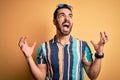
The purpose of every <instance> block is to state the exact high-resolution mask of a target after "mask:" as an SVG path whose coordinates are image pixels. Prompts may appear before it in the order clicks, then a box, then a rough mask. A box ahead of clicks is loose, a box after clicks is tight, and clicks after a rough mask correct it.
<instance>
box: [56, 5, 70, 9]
mask: <svg viewBox="0 0 120 80" xmlns="http://www.w3.org/2000/svg"><path fill="white" fill-rule="evenodd" d="M64 7H67V8H70V9H71V8H72V6H71V5H67V4H58V8H64Z"/></svg>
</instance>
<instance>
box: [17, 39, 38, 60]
mask: <svg viewBox="0 0 120 80" xmlns="http://www.w3.org/2000/svg"><path fill="white" fill-rule="evenodd" d="M18 45H19V47H20V49H21V51H22V52H23V53H24V55H25V57H26V58H29V57H32V53H33V50H34V48H35V45H36V42H34V44H33V45H32V46H31V47H30V46H28V44H27V37H21V38H20V41H19V44H18Z"/></svg>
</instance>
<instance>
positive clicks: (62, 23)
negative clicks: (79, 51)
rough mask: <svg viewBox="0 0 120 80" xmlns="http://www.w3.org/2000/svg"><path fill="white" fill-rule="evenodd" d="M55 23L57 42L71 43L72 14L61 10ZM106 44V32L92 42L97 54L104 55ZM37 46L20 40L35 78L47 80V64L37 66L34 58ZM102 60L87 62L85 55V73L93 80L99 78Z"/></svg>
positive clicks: (23, 39)
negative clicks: (95, 41) (96, 40)
mask: <svg viewBox="0 0 120 80" xmlns="http://www.w3.org/2000/svg"><path fill="white" fill-rule="evenodd" d="M53 23H54V25H55V26H56V37H57V40H58V41H59V42H61V43H62V44H63V45H65V44H66V43H68V42H69V38H70V32H71V30H72V26H73V22H72V12H71V11H70V10H68V9H66V8H62V9H59V10H58V14H57V18H56V19H54V20H53ZM106 42H108V37H107V34H106V33H105V32H104V33H101V32H100V40H99V41H98V43H94V42H93V41H91V44H92V45H93V47H94V49H95V51H96V53H97V54H102V53H103V48H104V45H105V44H106ZM35 45H36V42H34V43H33V45H32V46H31V47H30V46H29V45H28V44H27V37H21V38H20V41H19V47H20V49H21V51H22V52H23V54H24V56H25V58H26V60H27V62H28V65H29V67H30V70H31V72H32V74H33V76H34V77H35V79H37V80H45V77H46V70H47V67H46V64H38V65H36V64H35V62H34V60H33V57H32V54H33V51H34V48H35ZM101 60H102V59H98V58H95V60H94V61H93V62H87V61H86V59H85V55H84V57H83V63H84V65H85V71H86V73H87V75H88V77H89V78H90V79H91V80H96V78H97V77H98V75H99V73H100V69H101Z"/></svg>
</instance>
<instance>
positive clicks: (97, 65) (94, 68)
mask: <svg viewBox="0 0 120 80" xmlns="http://www.w3.org/2000/svg"><path fill="white" fill-rule="evenodd" d="M100 70H101V59H97V58H95V60H94V61H93V63H92V65H91V66H90V68H89V70H88V76H89V77H90V79H91V80H96V78H97V77H98V75H99V73H100Z"/></svg>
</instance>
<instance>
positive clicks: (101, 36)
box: [100, 32, 103, 40]
mask: <svg viewBox="0 0 120 80" xmlns="http://www.w3.org/2000/svg"><path fill="white" fill-rule="evenodd" d="M102 38H103V35H102V32H100V40H102Z"/></svg>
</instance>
